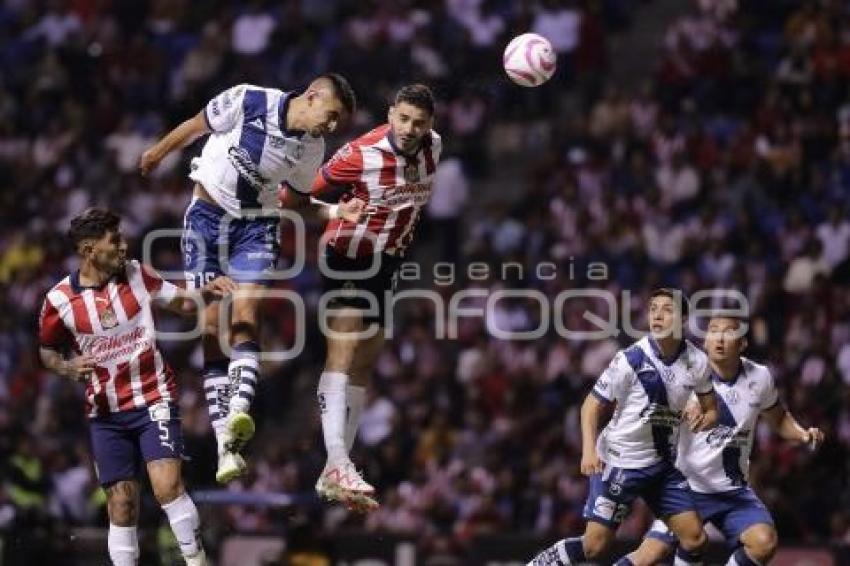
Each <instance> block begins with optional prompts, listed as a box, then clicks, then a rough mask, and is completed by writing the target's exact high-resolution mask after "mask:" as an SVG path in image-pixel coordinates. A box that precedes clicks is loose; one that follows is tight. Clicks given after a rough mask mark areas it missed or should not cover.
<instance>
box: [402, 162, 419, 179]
mask: <svg viewBox="0 0 850 566" xmlns="http://www.w3.org/2000/svg"><path fill="white" fill-rule="evenodd" d="M404 180H405V181H407V182H408V183H418V182H419V164H418V163H407V164H406V165H405V166H404Z"/></svg>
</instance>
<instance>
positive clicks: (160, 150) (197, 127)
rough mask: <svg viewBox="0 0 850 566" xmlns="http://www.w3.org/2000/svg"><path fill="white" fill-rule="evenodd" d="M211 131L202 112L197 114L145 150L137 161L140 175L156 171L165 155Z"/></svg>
mask: <svg viewBox="0 0 850 566" xmlns="http://www.w3.org/2000/svg"><path fill="white" fill-rule="evenodd" d="M211 131H212V130H210V127H209V125H208V124H207V120H206V118H205V117H204V112H203V110H202V111H201V112H198V114H197V115H195V116H193V117H192V118H189V119H188V120H186V121H185V122H183V123H182V124H180V125H179V126H177V127H176V128H174V129H173V130H171V131H170V132H168V133H167V134H166V135H165V137H163V138H162V139H161V140H159V141H158V142H156V144H154V145H153V146H151V147H149V148H148V149H147V150H145V152H144V153H143V154H142V158H141V160H140V161H139V171H140V172H141V173H142V175H147V174H148V173H150V172H151V171H153V170H154V169H156V167H157V165H159V162H160V161H162V160H163V159H164V158H165V156H166V155H168V154H169V153H171V152H172V151H174V150H175V149H179V148H183V147H186V146H187V145H189V144H190V143H192V142H193V141H195V140H196V139H198V138H199V137H200V136H202V135H204V134H208V133H210V132H211Z"/></svg>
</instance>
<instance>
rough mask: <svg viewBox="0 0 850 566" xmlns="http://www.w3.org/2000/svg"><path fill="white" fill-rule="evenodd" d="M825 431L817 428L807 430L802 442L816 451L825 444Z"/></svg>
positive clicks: (804, 432)
mask: <svg viewBox="0 0 850 566" xmlns="http://www.w3.org/2000/svg"><path fill="white" fill-rule="evenodd" d="M823 439H824V434H823V431H822V430H821V429H819V428H817V427H811V428H807V429H806V430H804V431H803V436H802V441H803V443H805V444H807V445H808V446H809V448H810V449H811V450H816V449H817V447H818V446H820V445H821V443H823Z"/></svg>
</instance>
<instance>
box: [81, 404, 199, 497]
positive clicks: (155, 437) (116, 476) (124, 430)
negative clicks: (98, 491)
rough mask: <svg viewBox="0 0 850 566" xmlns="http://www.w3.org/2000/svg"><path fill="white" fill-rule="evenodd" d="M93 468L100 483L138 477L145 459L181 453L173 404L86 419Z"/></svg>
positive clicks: (181, 444)
mask: <svg viewBox="0 0 850 566" xmlns="http://www.w3.org/2000/svg"><path fill="white" fill-rule="evenodd" d="M90 428H91V444H92V452H93V453H94V464H95V471H96V472H97V479H98V481H99V482H100V485H102V486H104V487H105V486H109V485H112V484H114V483H115V482H117V481H121V480H132V479H136V478H138V477H140V476H141V473H142V469H143V468H144V465H145V463H146V462H152V461H153V460H160V459H162V458H177V459H180V458H182V456H183V433H182V431H181V429H180V415H179V412H178V408H177V405H166V404H159V405H154V406H153V407H149V408H141V409H133V410H132V411H122V412H120V413H111V414H109V415H106V416H102V417H96V418H93V419H91V421H90Z"/></svg>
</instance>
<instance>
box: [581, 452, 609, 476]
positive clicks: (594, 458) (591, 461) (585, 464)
mask: <svg viewBox="0 0 850 566" xmlns="http://www.w3.org/2000/svg"><path fill="white" fill-rule="evenodd" d="M603 469H605V462H603V461H602V460H601V459H600V458H599V454H597V453H596V450H595V449H594V450H593V451H592V452H591V453H590V454H582V456H581V473H582V474H584V475H586V476H591V475H593V474H601V473H602V470H603Z"/></svg>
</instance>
